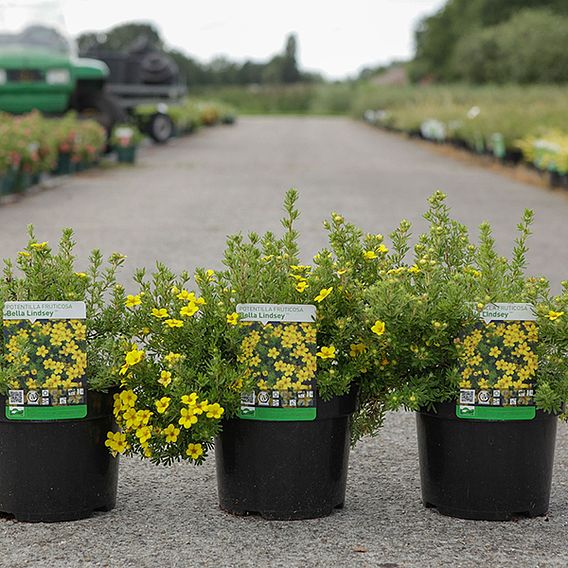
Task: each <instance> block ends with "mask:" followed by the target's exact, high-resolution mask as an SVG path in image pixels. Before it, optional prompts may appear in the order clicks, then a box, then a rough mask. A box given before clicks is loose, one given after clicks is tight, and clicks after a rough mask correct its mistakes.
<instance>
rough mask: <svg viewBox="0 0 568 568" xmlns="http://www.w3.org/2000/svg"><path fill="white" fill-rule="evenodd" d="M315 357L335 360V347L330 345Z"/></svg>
mask: <svg viewBox="0 0 568 568" xmlns="http://www.w3.org/2000/svg"><path fill="white" fill-rule="evenodd" d="M316 355H317V356H318V357H321V358H322V359H334V358H335V347H334V346H333V345H330V346H329V347H322V348H321V349H320V350H319V351H318V352H317V353H316Z"/></svg>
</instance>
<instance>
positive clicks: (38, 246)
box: [31, 241, 47, 250]
mask: <svg viewBox="0 0 568 568" xmlns="http://www.w3.org/2000/svg"><path fill="white" fill-rule="evenodd" d="M31 247H32V248H33V249H34V250H45V249H46V248H47V241H43V243H32V244H31Z"/></svg>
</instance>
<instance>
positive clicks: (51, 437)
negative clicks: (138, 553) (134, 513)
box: [0, 228, 124, 521]
mask: <svg viewBox="0 0 568 568" xmlns="http://www.w3.org/2000/svg"><path fill="white" fill-rule="evenodd" d="M29 237H30V238H29V242H28V245H27V247H26V248H25V249H24V250H22V251H21V252H20V253H19V254H18V257H17V259H16V261H12V260H10V259H6V260H5V261H4V272H3V278H2V280H0V310H2V314H3V335H2V338H1V339H0V387H1V389H2V396H1V398H0V401H1V407H2V408H1V413H0V455H1V456H2V460H1V463H0V511H2V512H3V513H7V514H12V515H14V516H15V518H16V519H18V520H22V521H64V520H72V519H78V518H83V517H86V516H88V515H90V514H91V513H92V512H93V511H94V510H110V509H112V508H113V507H114V505H115V502H116V488H117V478H118V460H116V459H115V458H113V457H112V456H110V455H109V454H108V452H107V451H106V448H105V440H106V438H107V432H108V431H109V430H113V428H115V427H114V426H113V424H114V421H113V415H112V409H113V395H112V388H113V386H114V385H115V383H114V380H115V378H114V376H113V374H112V372H111V368H110V362H111V361H112V360H113V357H112V352H113V350H114V349H115V340H116V338H117V336H118V331H119V330H118V329H117V327H116V325H117V321H119V320H120V318H118V320H117V318H116V315H117V314H120V310H121V309H122V304H121V302H118V301H117V298H119V299H122V293H121V288H120V286H118V285H117V284H116V273H117V270H118V269H119V267H120V266H121V265H122V264H123V261H124V257H122V256H121V255H118V254H114V255H112V256H111V257H110V259H109V260H108V263H105V262H104V261H103V259H102V256H101V253H100V252H99V251H97V250H94V251H93V252H92V253H91V257H90V265H89V268H88V270H87V271H86V272H79V271H77V269H76V268H75V258H74V256H73V248H74V245H75V243H74V241H73V233H72V231H71V230H70V229H65V230H64V231H63V234H62V237H61V240H60V242H59V247H58V249H57V250H56V251H52V249H51V248H50V246H49V244H48V243H47V242H38V240H37V239H36V237H35V235H34V233H33V230H32V229H31V228H30V232H29Z"/></svg>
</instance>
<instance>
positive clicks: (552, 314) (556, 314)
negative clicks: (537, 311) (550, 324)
mask: <svg viewBox="0 0 568 568" xmlns="http://www.w3.org/2000/svg"><path fill="white" fill-rule="evenodd" d="M563 315H564V312H555V311H554V310H550V311H549V312H548V314H547V315H546V317H547V318H548V319H549V320H550V321H554V320H557V319H558V318H559V317H561V316H563Z"/></svg>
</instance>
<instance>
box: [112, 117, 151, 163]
mask: <svg viewBox="0 0 568 568" xmlns="http://www.w3.org/2000/svg"><path fill="white" fill-rule="evenodd" d="M142 138H143V136H142V134H141V132H140V130H138V128H136V126H133V125H131V124H120V125H117V126H115V127H114V129H113V131H112V136H111V139H110V143H111V146H112V147H113V148H114V151H115V152H116V157H117V160H118V162H119V163H121V164H134V163H135V162H136V150H137V149H138V145H139V144H140V142H141V141H142Z"/></svg>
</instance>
